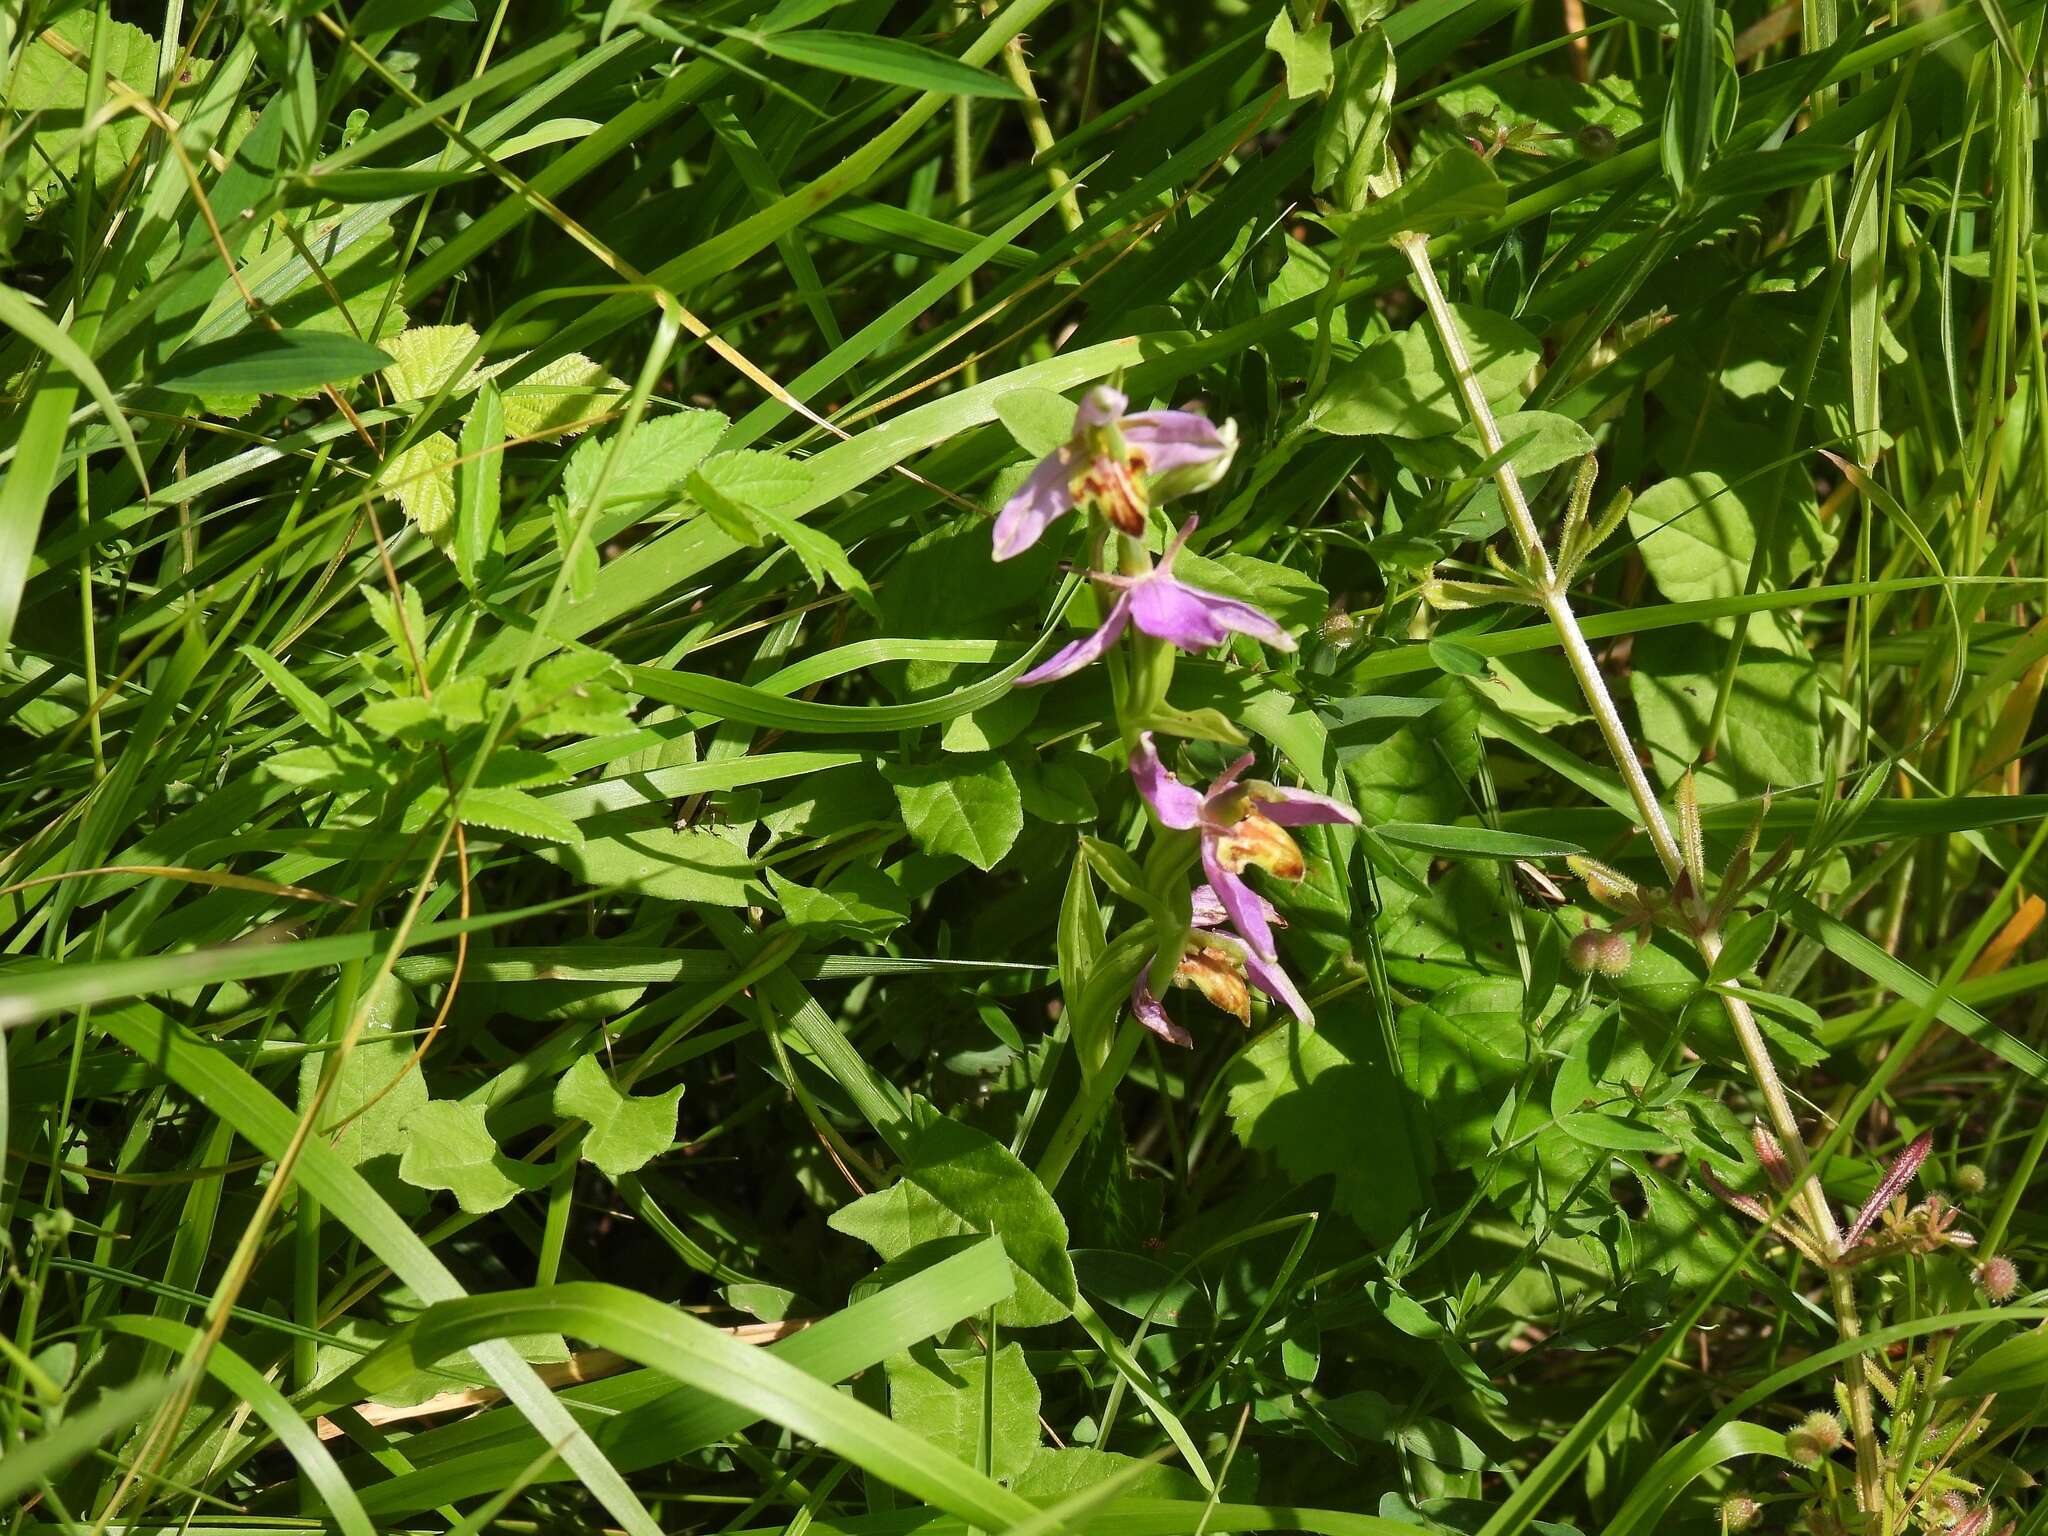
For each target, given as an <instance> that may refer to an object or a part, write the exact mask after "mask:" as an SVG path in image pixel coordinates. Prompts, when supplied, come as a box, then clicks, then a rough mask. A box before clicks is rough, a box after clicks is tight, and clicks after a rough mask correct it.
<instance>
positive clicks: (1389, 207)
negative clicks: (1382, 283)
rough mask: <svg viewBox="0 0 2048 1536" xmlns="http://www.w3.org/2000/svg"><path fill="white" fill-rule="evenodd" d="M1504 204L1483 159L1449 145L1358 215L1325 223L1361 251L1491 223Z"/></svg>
mask: <svg viewBox="0 0 2048 1536" xmlns="http://www.w3.org/2000/svg"><path fill="white" fill-rule="evenodd" d="M1506 205H1507V189H1506V188H1505V187H1504V186H1503V185H1502V183H1501V179H1500V177H1499V175H1497V174H1496V173H1495V171H1494V169H1493V167H1492V166H1491V165H1489V164H1487V162H1486V161H1484V160H1482V159H1480V158H1479V156H1477V155H1475V154H1474V153H1472V151H1471V150H1470V149H1469V148H1467V147H1466V146H1465V145H1463V144H1453V145H1451V146H1450V147H1449V148H1448V149H1446V150H1445V151H1444V152H1443V153H1442V154H1440V155H1438V156H1437V157H1436V158H1435V159H1434V160H1431V161H1430V162H1429V164H1427V165H1426V166H1424V167H1422V169H1421V170H1420V171H1419V172H1417V173H1416V174H1414V175H1413V176H1411V177H1410V178H1409V179H1408V180H1407V181H1405V182H1403V183H1402V184H1401V186H1400V187H1399V189H1397V190H1396V191H1395V192H1393V193H1392V194H1391V195H1389V196H1387V197H1384V198H1382V199H1380V200H1379V201H1377V202H1373V203H1368V204H1367V205H1366V207H1365V208H1364V210H1363V211H1362V212H1358V213H1341V212H1339V213H1331V214H1329V215H1326V222H1327V223H1328V224H1329V225H1330V227H1331V228H1332V229H1334V230H1336V232H1337V235H1338V238H1339V239H1341V240H1342V241H1343V242H1344V245H1345V247H1346V249H1348V250H1352V251H1357V252H1361V253H1363V252H1365V251H1368V250H1370V249H1371V248H1372V247H1374V246H1378V245H1381V244H1383V243H1384V242H1386V241H1389V240H1393V239H1395V238H1397V237H1398V236H1401V235H1404V234H1417V235H1438V234H1442V233H1444V232H1446V231H1448V230H1451V229H1454V228H1456V227H1457V226H1458V225H1459V224H1462V223H1465V222H1467V221H1468V220H1474V219H1491V218H1494V217H1496V216H1498V215H1499V214H1500V213H1501V212H1502V210H1503V209H1504V208H1505V207H1506Z"/></svg>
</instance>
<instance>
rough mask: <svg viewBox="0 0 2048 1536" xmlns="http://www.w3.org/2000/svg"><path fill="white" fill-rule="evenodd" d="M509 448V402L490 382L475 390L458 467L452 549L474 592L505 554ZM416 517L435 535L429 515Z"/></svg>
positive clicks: (463, 577) (459, 574) (464, 579)
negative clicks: (503, 509)
mask: <svg viewBox="0 0 2048 1536" xmlns="http://www.w3.org/2000/svg"><path fill="white" fill-rule="evenodd" d="M504 447H505V402H504V400H503V399H502V398H501V397H500V396H499V394H498V386H497V385H495V384H492V383H490V382H488V381H486V382H485V384H484V386H483V387H482V388H481V389H479V390H478V391H477V393H476V403H475V404H474V405H473V406H472V407H471V408H470V413H469V419H468V420H467V421H465V422H464V423H463V424H462V453H461V458H460V462H459V463H457V465H456V466H455V533H454V545H453V548H452V549H450V550H449V553H450V554H451V555H452V556H453V557H454V559H455V574H456V576H457V577H458V578H459V579H460V580H461V582H462V584H463V585H464V586H465V587H467V588H468V589H469V590H470V591H472V592H474V591H476V590H477V588H478V585H479V583H480V582H481V581H482V580H483V578H484V576H485V573H486V571H487V570H488V568H489V566H490V564H491V563H492V562H493V561H495V560H499V559H502V558H503V557H504V553H505V530H504V528H503V527H502V526H501V525H500V522H499V506H500V502H501V500H502V486H503V482H504V477H505V454H504ZM401 499H402V498H401ZM406 510H407V511H408V512H411V510H412V509H411V508H410V507H408V508H407V509H406ZM413 521H414V522H416V523H418V524H419V525H420V531H421V532H422V533H425V534H426V535H427V536H428V537H429V538H432V537H433V533H432V531H431V530H430V529H429V528H428V527H427V525H426V519H425V518H423V517H420V516H417V515H415V516H414V517H413Z"/></svg>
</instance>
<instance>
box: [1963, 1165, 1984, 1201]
mask: <svg viewBox="0 0 2048 1536" xmlns="http://www.w3.org/2000/svg"><path fill="white" fill-rule="evenodd" d="M1986 1182H1987V1181H1986V1180H1985V1177H1984V1170H1983V1169H1982V1168H1979V1167H1978V1166H1977V1165H1976V1164H1975V1163H1965V1164H1963V1166H1962V1167H1960V1168H1958V1169H1957V1170H1956V1193H1957V1194H1959V1195H1981V1194H1983V1193H1984V1185H1985V1183H1986Z"/></svg>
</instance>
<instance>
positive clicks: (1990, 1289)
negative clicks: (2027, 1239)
mask: <svg viewBox="0 0 2048 1536" xmlns="http://www.w3.org/2000/svg"><path fill="white" fill-rule="evenodd" d="M2019 1288H2020V1272H2019V1269H2018V1267H2017V1266H2016V1265H2014V1263H2013V1261H2012V1260H2011V1259H2008V1258H2006V1257H2005V1256H2004V1255H2003V1254H1993V1255H1992V1256H1991V1257H1990V1258H1988V1259H1986V1260H1985V1261H1984V1262H1983V1263H1982V1264H1979V1265H1978V1266H1977V1289H1978V1290H1980V1291H1982V1292H1983V1293H1984V1295H1985V1297H1986V1298H1987V1299H1989V1300H1991V1301H1993V1302H2002V1301H2010V1300H2012V1298H2013V1294H2014V1293H2015V1292H2016V1291H2018V1290H2019Z"/></svg>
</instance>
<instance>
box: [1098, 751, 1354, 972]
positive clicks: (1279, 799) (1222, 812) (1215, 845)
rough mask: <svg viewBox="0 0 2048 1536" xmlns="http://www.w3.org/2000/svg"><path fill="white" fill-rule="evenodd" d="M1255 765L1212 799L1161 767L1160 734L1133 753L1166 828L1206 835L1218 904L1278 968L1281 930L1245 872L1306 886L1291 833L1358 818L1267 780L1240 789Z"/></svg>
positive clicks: (1339, 805)
mask: <svg viewBox="0 0 2048 1536" xmlns="http://www.w3.org/2000/svg"><path fill="white" fill-rule="evenodd" d="M1251 764H1252V754H1251V753H1249V752H1247V753H1246V754H1245V755H1244V756H1243V757H1240V758H1239V759H1238V760H1237V761H1236V762H1234V763H1232V764H1231V765H1230V766H1229V767H1228V768H1227V769H1225V770H1224V772H1223V774H1222V776H1221V777H1219V778H1218V779H1217V780H1216V782H1215V783H1213V784H1211V785H1210V786H1209V788H1208V790H1207V791H1206V792H1203V791H1199V790H1193V789H1190V788H1188V786H1187V785H1185V784H1183V783H1181V781H1180V780H1179V779H1177V778H1176V777H1174V774H1173V770H1172V769H1170V768H1168V767H1167V766H1166V764H1165V763H1163V762H1161V761H1160V759H1159V751H1158V749H1157V748H1156V747H1154V746H1153V745H1152V733H1151V732H1150V731H1145V732H1142V733H1140V735H1139V737H1138V750H1137V751H1135V752H1133V753H1132V754H1131V777H1132V778H1133V779H1134V780H1136V781H1137V785H1138V793H1140V794H1141V795H1143V796H1144V797H1145V803H1146V804H1147V805H1149V806H1151V807H1152V812H1153V814H1154V815H1155V816H1157V817H1158V818H1159V820H1160V822H1161V823H1162V824H1163V825H1165V826H1168V827H1172V828H1174V829H1175V830H1176V831H1183V832H1185V831H1190V830H1193V831H1199V832H1200V833H1201V838H1202V872H1203V873H1204V874H1206V875H1207V876H1208V877H1209V884H1210V886H1211V887H1213V893H1214V895H1215V898H1216V900H1217V902H1218V903H1219V904H1220V905H1221V906H1222V908H1223V910H1224V912H1225V913H1226V914H1227V915H1228V916H1229V918H1230V922H1231V926H1232V927H1234V928H1235V929H1236V930H1237V931H1238V933H1239V934H1240V935H1241V936H1242V937H1243V939H1244V942H1245V946H1246V947H1247V948H1248V949H1249V950H1250V951H1251V952H1252V953H1253V954H1255V955H1257V956H1258V958H1259V959H1261V960H1268V961H1270V960H1273V959H1275V958H1276V957H1277V954H1278V952H1277V951H1276V950H1275V948H1274V946H1273V926H1272V923H1271V922H1270V920H1269V919H1268V918H1267V916H1266V913H1267V911H1268V908H1267V905H1266V903H1265V901H1264V900H1263V899H1262V898H1261V897H1260V896H1259V893H1258V892H1257V891H1254V890H1253V889H1252V888H1251V887H1250V886H1249V885H1247V884H1245V882H1244V880H1243V878H1242V872H1243V870H1244V868H1245V866H1246V865H1248V864H1256V865H1258V866H1259V867H1260V868H1261V869H1264V870H1265V871H1266V872H1267V873H1268V874H1271V875H1275V876H1277V877H1279V878H1280V879H1282V880H1299V879H1300V878H1301V877H1302V876H1303V874H1305V873H1306V872H1307V864H1306V862H1305V861H1304V860H1303V859H1302V856H1301V849H1300V848H1299V847H1297V846H1296V844H1295V841H1294V839H1293V838H1291V837H1289V836H1288V835H1287V832H1286V828H1288V827H1305V826H1314V825H1317V824H1327V823H1331V822H1343V823H1345V824H1346V825H1349V826H1356V825H1358V812H1356V811H1354V810H1353V809H1352V808H1351V807H1350V806H1348V805H1345V804H1344V803H1343V802H1342V801H1338V800H1332V799H1331V798H1330V797H1329V796H1328V795H1317V794H1311V793H1309V791H1307V790H1305V789H1282V788H1281V787H1280V786H1279V785H1277V784H1268V783H1266V782H1265V781H1263V780H1260V779H1249V780H1246V781H1245V782H1243V783H1239V782H1238V780H1239V776H1240V775H1241V774H1243V772H1244V771H1245V769H1247V768H1249V767H1250V766H1251Z"/></svg>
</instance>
